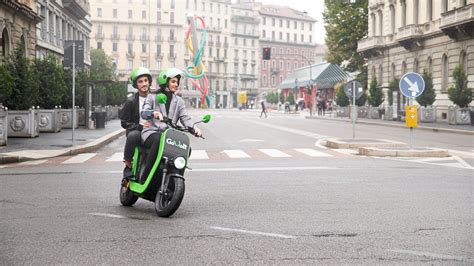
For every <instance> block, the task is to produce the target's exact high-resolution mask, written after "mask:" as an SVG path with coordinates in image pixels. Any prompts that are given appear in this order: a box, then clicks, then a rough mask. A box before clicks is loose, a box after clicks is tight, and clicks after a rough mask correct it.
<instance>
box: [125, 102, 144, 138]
mask: <svg viewBox="0 0 474 266" xmlns="http://www.w3.org/2000/svg"><path fill="white" fill-rule="evenodd" d="M138 97H139V96H138V93H135V94H133V95H131V96H129V97H128V98H127V100H126V101H125V103H124V104H123V107H122V109H120V112H119V118H120V120H121V125H122V127H123V128H125V129H126V130H127V135H128V132H130V131H131V130H140V131H141V130H142V129H143V126H142V125H140V113H139V112H140V109H139V106H138V105H139V102H140V100H139V98H138Z"/></svg>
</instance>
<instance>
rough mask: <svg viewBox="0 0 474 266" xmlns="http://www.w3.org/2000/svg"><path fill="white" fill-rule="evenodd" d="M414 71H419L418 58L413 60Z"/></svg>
mask: <svg viewBox="0 0 474 266" xmlns="http://www.w3.org/2000/svg"><path fill="white" fill-rule="evenodd" d="M413 72H416V73H418V60H416V58H415V61H413Z"/></svg>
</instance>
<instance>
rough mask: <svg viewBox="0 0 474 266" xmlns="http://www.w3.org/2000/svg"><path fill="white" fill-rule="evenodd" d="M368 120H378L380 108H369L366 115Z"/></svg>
mask: <svg viewBox="0 0 474 266" xmlns="http://www.w3.org/2000/svg"><path fill="white" fill-rule="evenodd" d="M367 117H368V118H369V119H380V108H379V107H373V106H369V111H368V113H367Z"/></svg>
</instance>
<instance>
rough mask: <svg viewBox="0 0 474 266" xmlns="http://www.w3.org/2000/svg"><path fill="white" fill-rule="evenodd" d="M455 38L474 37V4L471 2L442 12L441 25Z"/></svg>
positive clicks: (445, 31) (441, 27) (445, 32)
mask: <svg viewBox="0 0 474 266" xmlns="http://www.w3.org/2000/svg"><path fill="white" fill-rule="evenodd" d="M439 28H440V29H441V30H442V31H443V32H444V34H446V35H448V36H449V38H451V39H454V40H460V39H471V38H473V37H474V4H469V5H466V6H463V7H460V8H456V9H454V10H450V11H448V12H445V13H442V14H441V24H440V27H439Z"/></svg>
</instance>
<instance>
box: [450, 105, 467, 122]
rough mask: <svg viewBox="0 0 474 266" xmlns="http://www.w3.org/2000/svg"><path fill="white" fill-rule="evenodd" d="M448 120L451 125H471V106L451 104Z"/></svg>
mask: <svg viewBox="0 0 474 266" xmlns="http://www.w3.org/2000/svg"><path fill="white" fill-rule="evenodd" d="M448 120H449V124H450V125H470V124H471V114H470V113H469V108H459V107H458V106H449V109H448Z"/></svg>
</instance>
